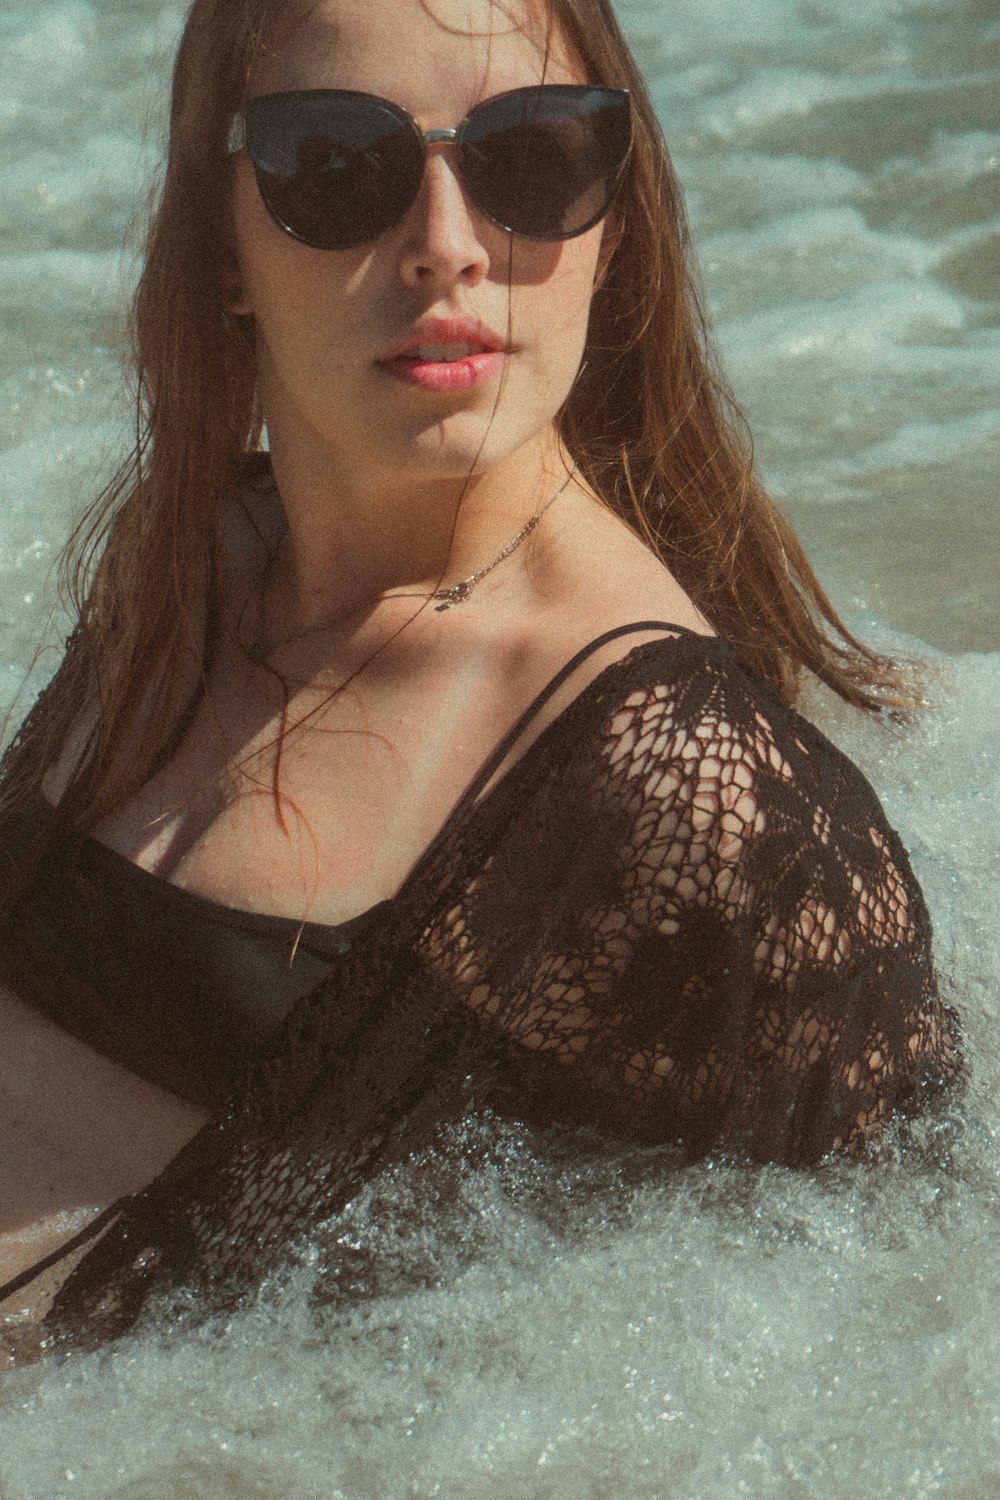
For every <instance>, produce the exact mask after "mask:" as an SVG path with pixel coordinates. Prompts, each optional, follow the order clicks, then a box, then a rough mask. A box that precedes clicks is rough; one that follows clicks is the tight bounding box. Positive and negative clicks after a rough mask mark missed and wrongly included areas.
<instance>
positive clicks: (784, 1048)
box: [48, 633, 957, 1341]
mask: <svg viewBox="0 0 1000 1500" xmlns="http://www.w3.org/2000/svg"><path fill="white" fill-rule="evenodd" d="M956 1068H957V1062H956V1050H955V1032H954V1025H953V1021H952V1018H951V1015H950V1013H949V1012H948V1011H947V1009H946V1008H945V1007H944V1006H943V1005H942V1003H941V1002H940V1000H939V998H938V995H937V991H936V987H935V981H934V975H933V970H932V966H931V959H930V928H929V921H928V916H927V912H926V909H925V906H924V902H923V898H922V896H921V893H920V890H919V888H918V886H917V885H916V883H915V881H914V879H913V876H912V874H911V871H910V868H909V864H908V861H907V858H906V854H905V852H904V850H903V848H902V846H901V844H900V842H899V839H898V838H897V836H896V835H895V833H894V832H893V831H892V830H891V829H890V828H889V826H888V824H887V823H886V820H885V817H884V815H883V813H882V811H881V808H880V807H879V804H878V801H877V799H876V797H875V795H874V793H873V792H872V790H871V788H870V787H869V785H868V783H867V782H866V781H865V779H864V778H863V776H862V775H861V774H860V772H859V771H858V770H857V769H856V768H855V767H854V766H853V765H852V764H851V762H850V761H849V760H847V759H846V758H845V757H844V756H843V755H842V754H841V753H840V752H839V751H838V750H836V749H835V748H834V747H833V746H832V745H831V744H830V743H829V742H828V741H827V740H826V739H825V738H824V737H823V736H822V735H821V734H820V733H819V731H817V730H816V729H815V728H814V727H813V726H811V725H810V724H808V723H807V722H806V721H805V720H804V719H802V718H801V717H799V716H798V715H797V714H796V713H794V712H793V711H791V710H790V709H788V708H787V707H786V706H785V705H784V704H783V703H782V702H781V701H780V700H779V699H778V698H777V697H776V695H775V694H773V693H772V692H771V690H770V689H769V688H768V687H767V686H766V685H764V684H763V683H761V682H759V681H758V680H757V679H755V678H754V677H752V676H751V675H749V674H748V673H747V671H746V670H745V669H744V668H743V667H742V666H741V665H740V664H739V662H738V660H737V658H736V656H735V655H734V653H733V652H732V651H731V649H730V648H729V647H727V646H726V645H725V643H723V642H721V641H718V640H714V639H705V638H701V637H697V636H692V635H689V634H686V633H684V634H680V633H678V634H676V635H674V636H672V637H667V638H663V639H660V640H658V641H652V642H648V643H646V644H644V645H641V646H639V647H637V648H636V649H634V650H633V651H631V652H630V654H629V655H628V656H627V657H625V658H624V659H623V660H621V661H618V662H616V663H615V664H613V665H612V666H611V667H609V668H607V669H606V670H604V671H603V672H602V673H601V674H600V675H599V676H598V677H596V678H595V679H594V681H592V682H591V683H590V684H589V686H587V687H586V688H584V690H583V691H582V692H581V693H580V694H579V696H578V697H577V698H576V699H575V700H574V701H573V702H572V703H571V704H570V706H569V707H568V708H566V709H565V710H564V711H563V712H562V713H561V714H560V715H559V716H558V717H557V718H556V719H554V721H553V722H552V723H551V724H549V726H548V727H547V728H546V729H545V730H544V731H543V732H542V733H541V734H540V735H539V736H538V738H537V739H536V740H535V741H534V743H532V744H531V745H530V747H529V748H528V750H527V751H526V752H525V753H524V754H523V755H522V756H521V758H520V759H519V760H518V761H517V762H516V763H515V764H514V765H513V766H512V767H511V768H510V769H509V770H507V771H506V773H505V774H504V775H503V776H502V777H501V779H499V780H494V781H493V782H492V784H491V785H490V786H489V788H488V790H487V791H486V792H485V794H483V795H480V796H478V797H475V798H470V799H467V800H466V803H465V804H463V806H462V807H461V808H460V809H459V810H458V811H457V813H456V814H455V815H453V817H452V818H451V819H450V820H449V822H448V824H447V826H446V828H445V829H444V830H443V832H442V834H441V835H440V836H439V837H438V839H437V840H436V841H435V843H434V844H433V845H432V846H431V848H430V849H429V850H428V851H427V853H426V854H425V856H424V857H423V859H422V860H421V861H420V863H419V865H418V866H417V868H416V869H415V870H414V871H413V873H412V874H411V876H410V877H409V879H408V880H407V882H406V884H405V885H404V887H403V889H402V891H401V892H400V894H399V896H398V897H397V898H396V899H395V901H394V902H392V903H391V904H390V906H389V907H388V908H387V913H386V920H385V922H384V924H383V925H381V926H380V927H379V928H378V930H376V931H375V932H374V933H372V934H371V935H366V936H365V938H364V939H363V941H361V942H359V944H358V945H356V947H355V949H354V950H353V951H352V952H350V953H349V954H347V955H346V956H345V959H344V962H343V964H342V965H338V966H336V967H335V968H333V969H331V971H330V973H329V975H328V976H327V978H326V979H325V980H324V981H323V982H322V983H321V984H320V985H319V986H318V987H317V988H316V989H315V990H314V991H313V992H312V993H311V994H310V995H308V996H307V997H306V998H305V999H304V1000H303V1001H301V1002H300V1003H299V1004H298V1006H297V1007H296V1008H295V1010H294V1011H293V1012H292V1014H291V1016H290V1017H289V1019H288V1021H287V1022H286V1024H285V1025H284V1027H283V1028H282V1030H281V1032H280V1033H279V1035H278V1037H277V1039H276V1041H275V1042H274V1043H273V1044H272V1045H271V1046H270V1047H269V1048H268V1049H267V1051H266V1053H265V1054H263V1055H262V1056H261V1057H260V1059H259V1062H258V1063H257V1064H256V1065H255V1066H254V1067H253V1068H252V1069H251V1071H250V1072H249V1073H248V1075H247V1077H246V1078H245V1080H244V1082H243V1084H242V1086H241V1087H240V1088H239V1090H238V1091H237V1093H236V1095H235V1097H234V1098H233V1100H232V1102H231V1104H230V1106H229V1108H228V1109H227V1110H225V1111H224V1112H223V1113H222V1114H220V1115H219V1116H218V1117H217V1118H216V1119H215V1120H214V1121H213V1122H212V1123H210V1124H209V1125H207V1126H206V1127H205V1128H204V1130H202V1131H201V1132H200V1133H199V1134H198V1135H197V1136H196V1137H195V1138H194V1140H193V1141H192V1142H191V1143H190V1145H189V1146H188V1147H187V1148H186V1149H185V1150H184V1151H182V1152H181V1153H180V1155H179V1156H178V1157H177V1158H175V1160H174V1161H173V1162H172V1163H171V1165H170V1166H169V1167H168V1168H167V1169H166V1170H165V1171H164V1172H163V1173H162V1175H161V1176H160V1177H159V1178H158V1179H157V1180H156V1181H155V1182H154V1183H153V1184H152V1185H151V1186H150V1187H149V1188H148V1189H147V1190H146V1191H145V1192H142V1193H139V1194H137V1195H135V1196H134V1197H131V1198H129V1199H127V1200H125V1201H123V1202H122V1203H121V1204H119V1205H116V1207H115V1210H114V1211H113V1212H112V1214H111V1215H110V1216H109V1219H108V1221H107V1223H106V1227H105V1228H104V1232H103V1235H102V1237H101V1238H100V1240H99V1241H98V1243H97V1244H96V1245H95V1246H94V1247H93V1248H91V1249H90V1250H89V1253H87V1254H85V1255H84V1256H83V1258H82V1260H81V1261H80V1263H79V1265H78V1266H77V1268H76V1270H75V1271H74V1272H73V1273H72V1275H71V1276H70V1278H69V1280H68V1281H67V1282H66V1284H65V1286H64V1287H63V1289H62V1291H61V1293H60V1294H59V1296H58V1297H57V1299H56V1303H55V1306H54V1308H53V1311H52V1313H51V1314H50V1317H49V1321H48V1327H49V1331H50V1332H51V1333H52V1334H53V1335H55V1336H58V1337H65V1338H77V1339H80V1338H83V1339H86V1340H87V1341H94V1340H99V1339H101V1338H105V1337H109V1336H113V1335H115V1334H117V1333H119V1332H121V1331H123V1330H124V1329H125V1328H127V1327H129V1326H130V1325H131V1324H132V1323H133V1321H134V1320H135V1318H136V1317H137V1316H138V1314H139V1313H140V1311H141V1310H142V1308H143V1306H144V1304H145V1302H146V1300H147V1298H148V1297H149V1295H150V1293H151V1292H154V1291H160V1290H165V1289H173V1288H176V1287H179V1286H187V1287H191V1288H193V1289H194V1291H195V1294H196V1296H198V1297H199V1298H200V1299H201V1303H202V1305H203V1306H204V1307H205V1308H206V1309H209V1308H215V1307H218V1306H220V1305H225V1304H226V1302H227V1301H229V1302H231V1301H232V1300H233V1299H234V1298H236V1297H238V1296H239V1294H240V1290H241V1289H245V1288H246V1287H248V1286H251V1287H252V1286H254V1285H256V1284H258V1283H259V1282H260V1280H261V1278H262V1277H263V1276H264V1275H265V1274H267V1273H268V1272H270V1271H272V1270H274V1269H276V1268H277V1267H279V1266H280V1265H281V1264H282V1262H283V1260H284V1259H285V1258H286V1257H287V1256H288V1254H289V1252H290V1249H291V1248H292V1247H293V1246H294V1245H295V1244H296V1242H299V1241H301V1240H303V1239H304V1238H305V1237H307V1236H308V1235H309V1234H310V1233H311V1232H313V1231H314V1230H315V1228H316V1227H317V1226H318V1225H320V1224H321V1223H323V1222H324V1221H325V1220H327V1219H329V1218H330V1217H331V1216H333V1215H335V1214H336V1213H337V1211H338V1210H339V1209H341V1208H342V1207H343V1205H344V1204H345V1203H346V1202H347V1201H348V1199H349V1198H350V1197H351V1196H352V1195H353V1194H354V1193H356V1191H357V1190H358V1188H359V1187H360V1186H361V1185H362V1184H363V1183H364V1182H365V1181H366V1180H367V1179H368V1178H369V1177H371V1176H372V1175H373V1174H374V1173H375V1172H376V1171H377V1170H379V1169H380V1168H381V1167H382V1166H384V1165H385V1164H386V1163H388V1162H390V1161H394V1160H399V1159H402V1158H404V1157H405V1156H406V1155H407V1153H408V1152H410V1151H412V1150H414V1149H416V1147H417V1146H418V1145H420V1143H422V1142H426V1141H427V1140H428V1139H429V1138H431V1137H432V1135H433V1131H434V1129H435V1128H436V1127H437V1126H438V1125H439V1124H440V1123H441V1122H443V1121H445V1120H448V1119H454V1118H458V1117H460V1116H461V1115H463V1114H465V1113H467V1112H468V1111H469V1110H470V1109H478V1108H482V1107H485V1106H489V1107H491V1108H493V1109H495V1110H498V1111H500V1112H501V1113H502V1114H504V1115H506V1116H508V1117H513V1118H516V1119H521V1120H527V1121H529V1122H536V1123H547V1122H552V1123H568V1124H580V1125H585V1126H588V1127H591V1128H596V1129H598V1130H600V1131H602V1132H607V1133H609V1134H610V1135H613V1136H615V1137H617V1138H625V1139H629V1140H634V1141H641V1142H678V1143H680V1145H681V1146H682V1147H683V1148H684V1150H685V1151H686V1152H689V1153H701V1152H706V1151H709V1150H713V1149H719V1148H724V1149H726V1150H728V1151H730V1152H734V1153H737V1154H739V1155H742V1156H749V1157H750V1158H753V1159H758V1160H762V1161H777V1162H784V1163H788V1164H806V1163H811V1162H815V1161H817V1160H818V1159H819V1158H820V1157H822V1156H823V1155H824V1154H825V1153H827V1152H830V1151H836V1150H845V1151H847V1152H850V1153H854V1154H860V1153H861V1152H862V1151H863V1150H864V1148H865V1146H866V1144H867V1143H868V1142H869V1141H870V1140H871V1139H872V1138H873V1137H874V1136H875V1135H876V1134H877V1132H878V1130H879V1128H880V1126H881V1125H882V1124H883V1122H884V1121H885V1120H886V1119H887V1117H888V1116H889V1115H890V1113H891V1112H892V1111H894V1110H896V1109H898V1108H900V1107H908V1108H913V1107H915V1106H916V1105H917V1104H918V1103H919V1101H920V1099H921V1097H926V1096H929V1095H930V1094H931V1093H933V1092H936V1088H937V1086H939V1085H940V1084H941V1083H942V1082H943V1081H945V1080H947V1079H948V1078H949V1077H951V1076H952V1075H953V1074H954V1073H955V1071H956Z"/></svg>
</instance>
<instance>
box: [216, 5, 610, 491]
mask: <svg viewBox="0 0 1000 1500" xmlns="http://www.w3.org/2000/svg"><path fill="white" fill-rule="evenodd" d="M545 33H546V18H545V16H544V14H541V13H540V12H539V11H535V12H533V11H532V10H531V9H530V8H529V3H528V0H514V3H512V4H505V5H504V6H503V7H501V5H499V4H497V3H496V0H319V3H318V4H315V5H312V6H309V7H307V8H306V10H305V11H304V12H303V14H302V18H301V19H299V20H297V21H296V22H295V24H289V25H288V26H287V27H285V28H283V29H282V31H281V34H280V35H279V37H278V38H277V39H276V41H275V45H274V48H273V55H271V54H269V55H266V56H265V57H264V58H263V59H262V61H261V64H260V66H259V67H258V68H257V70H256V71H255V74H254V76H253V79H252V84H251V89H250V92H251V94H263V93H270V92H278V91H283V90H288V89H309V88H341V89H355V90H359V91H363V92H367V93H372V94H379V95H381V96H383V97H385V98H388V99H392V100H394V101H395V102H396V103H398V104H401V105H402V106H403V107H404V108H405V109H407V110H409V111H410V113H411V114H412V115H413V116H414V117H415V119H416V120H417V121H418V123H419V125H420V127H421V128H422V129H423V130H432V129H437V128H448V127H453V126H455V125H457V124H458V122H459V121H460V120H461V119H462V118H463V117H464V116H465V115H466V114H467V113H468V112H469V110H471V109H472V108H473V106H474V105H476V104H477V103H479V102H480V101H482V100H483V99H487V98H489V97H490V96H491V95H493V94H498V93H502V92H504V91H506V90H508V89H513V88H519V87H523V86H525V85H532V84H538V83H540V82H542V81H543V80H544V81H545V82H546V83H579V82H586V81H588V80H586V79H585V78H584V77H583V76H582V74H581V71H580V68H579V66H578V65H577V64H576V62H575V60H574V59H573V58H572V57H571V55H570V54H569V52H568V51H567V49H566V47H565V45H564V44H563V43H562V41H561V39H560V38H559V36H558V35H553V36H551V37H550V38H549V39H548V44H549V50H548V55H547V56H546V40H547V39H546V35H545ZM233 215H234V228H235V246H236V257H237V262H238V266H239V279H240V292H239V300H238V301H237V302H236V303H235V309H236V311H238V312H242V313H252V315H253V318H254V323H255V330H256V350H257V362H258V377H259V385H260V394H261V402H262V406H263V410H264V414H265V417H266V419H267V422H268V428H269V432H270V437H271V443H272V447H273V448H275V450H277V448H278V446H279V445H280V444H286V445H296V444H297V445H299V449H300V452H305V453H306V454H309V455H311V457H312V458H313V459H315V460H316V461H318V462H320V463H321V464H322V465H323V467H324V470H325V471H329V470H330V469H331V468H332V469H333V471H334V472H336V471H337V470H338V469H339V470H341V471H342V472H343V473H344V475H345V477H346V476H347V475H349V474H352V473H353V474H355V475H358V474H364V475H365V476H367V477H368V479H371V480H376V481H378V479H379V477H380V476H382V477H384V479H386V480H388V479H389V477H390V475H395V476H398V477H401V478H410V479H412V480H429V481H433V480H435V479H438V478H441V479H445V478H450V477H459V476H465V475H467V474H468V473H469V472H470V470H471V469H472V468H473V467H474V466H475V467H477V468H478V469H480V470H482V469H483V468H485V467H487V466H489V465H490V464H492V463H496V462H497V461H499V460H502V459H505V458H507V457H509V456H510V455H512V454H515V453H518V452H522V453H523V454H524V455H525V456H527V455H529V454H530V451H531V448H532V445H534V446H535V447H536V448H537V449H538V451H539V452H542V451H543V450H545V449H546V448H547V447H548V446H549V444H550V443H551V438H552V432H553V419H554V417H555V414H556V413H557V411H558V410H559V408H560V406H561V405H562V403H563V401H564V400H565V398H566V396H567V394H568V392H569V390H570V387H571V385H572V383H573V380H574V377H575V375H576V371H577V369H578V366H579V363H580V359H581V356H582V352H583V346H584V340H585V337H586V330H587V318H588V313H589V308H590V299H591V295H592V291H593V285H594V278H595V274H596V270H597V264H598V255H599V250H600V243H601V226H600V225H598V226H597V227H596V228H594V229H592V230H590V231H588V232H587V233H586V234H584V235H581V236H579V237H578V238H576V239H572V240H566V241H562V242H560V243H556V244H552V243H541V242H537V241H532V240H527V239H524V238H522V237H519V236H517V235H510V234H508V233H507V232H506V231H504V230H502V229H498V228H497V227H496V226H495V225H494V224H492V223H491V222H490V221H489V220H487V219H486V218H485V217H484V216H483V215H482V214H481V213H479V212H478V211H477V210H476V208H475V207H474V206H473V205H472V204H471V202H470V201H469V199H468V198H467V197H466V195H465V193H464V191H463V188H462V185H461V183H460V181H459V179H458V177H457V176H456V174H455V171H454V168H453V162H452V159H451V153H450V152H449V150H448V148H447V147H443V148H442V147H440V146H432V147H431V148H430V150H429V155H428V160H427V165H426V169H425V171H424V175H423V179H422V183H421V187H420V191H419V193H418V196H417V199H416V201H415V202H414V204H413V206H412V207H411V208H410V210H409V211H408V212H407V214H406V216H405V218H404V219H403V220H402V221H401V222H400V223H399V224H397V225H396V226H395V227H394V228H392V229H390V230H388V231H387V232H386V233H385V234H383V235H382V236H381V237H380V238H379V239H377V240H376V241H374V242H373V243H371V244H367V245H362V246H360V247H358V248H356V249H351V250H336V251H328V250H317V249H313V248H311V247H309V246H306V245H302V244H300V243H299V242H298V241H296V240H293V239H292V238H291V237H290V236H289V235H288V234H286V233H284V231H283V230H281V229H280V228H279V227H278V225H277V224H276V223H275V222H274V221H273V220H272V219H271V217H270V216H269V214H268V212H267V210H266V208H265V207H264V204H263V202H262V201H261V198H260V195H259V193H258V191H257V187H256V183H255V181H254V177H253V170H252V167H251V164H250V161H249V159H248V157H247V156H246V154H245V153H241V154H240V155H239V156H238V157H236V159H235V188H234V205H233ZM450 319H460V320H461V319H473V320H476V321H478V323H480V324H482V325H484V327H485V329H486V330H491V331H492V333H493V334H494V335H496V337H497V339H498V340H499V342H500V344H501V346H502V351H501V353H500V356H499V357H497V358H493V359H492V360H491V359H486V360H483V361H479V362H478V363H477V369H478V374H477V376H476V378H475V379H474V380H473V382H472V383H471V384H469V383H467V379H466V377H465V376H461V375H460V372H456V373H457V374H458V375H459V376H460V378H459V380H458V383H457V385H456V387H455V388H453V389H449V388H448V382H447V380H446V379H442V378H437V377H435V374H434V371H433V370H432V371H429V372H426V373H427V378H426V379H420V378H419V376H420V369H419V361H418V362H417V364H414V362H413V360H412V359H411V360H405V359H400V358H396V357H394V356H395V355H396V353H397V351H398V349H399V347H400V346H401V345H405V344H406V342H407V340H410V341H411V342H412V340H413V338H414V337H415V336H421V339H422V342H426V343H432V344H433V343H439V342H441V337H440V336H441V335H443V334H445V333H447V332H448V331H449V330H448V329H447V327H446V326H444V325H443V324H442V323H438V322H437V320H450ZM424 334H427V335H428V337H427V338H426V339H423V338H422V336H423V335H424ZM435 335H438V337H435ZM446 341H448V340H446ZM451 352H452V353H454V351H451ZM431 363H433V364H439V363H442V362H441V361H437V360H434V361H431ZM443 363H445V364H447V363H449V361H448V360H445V361H443Z"/></svg>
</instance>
